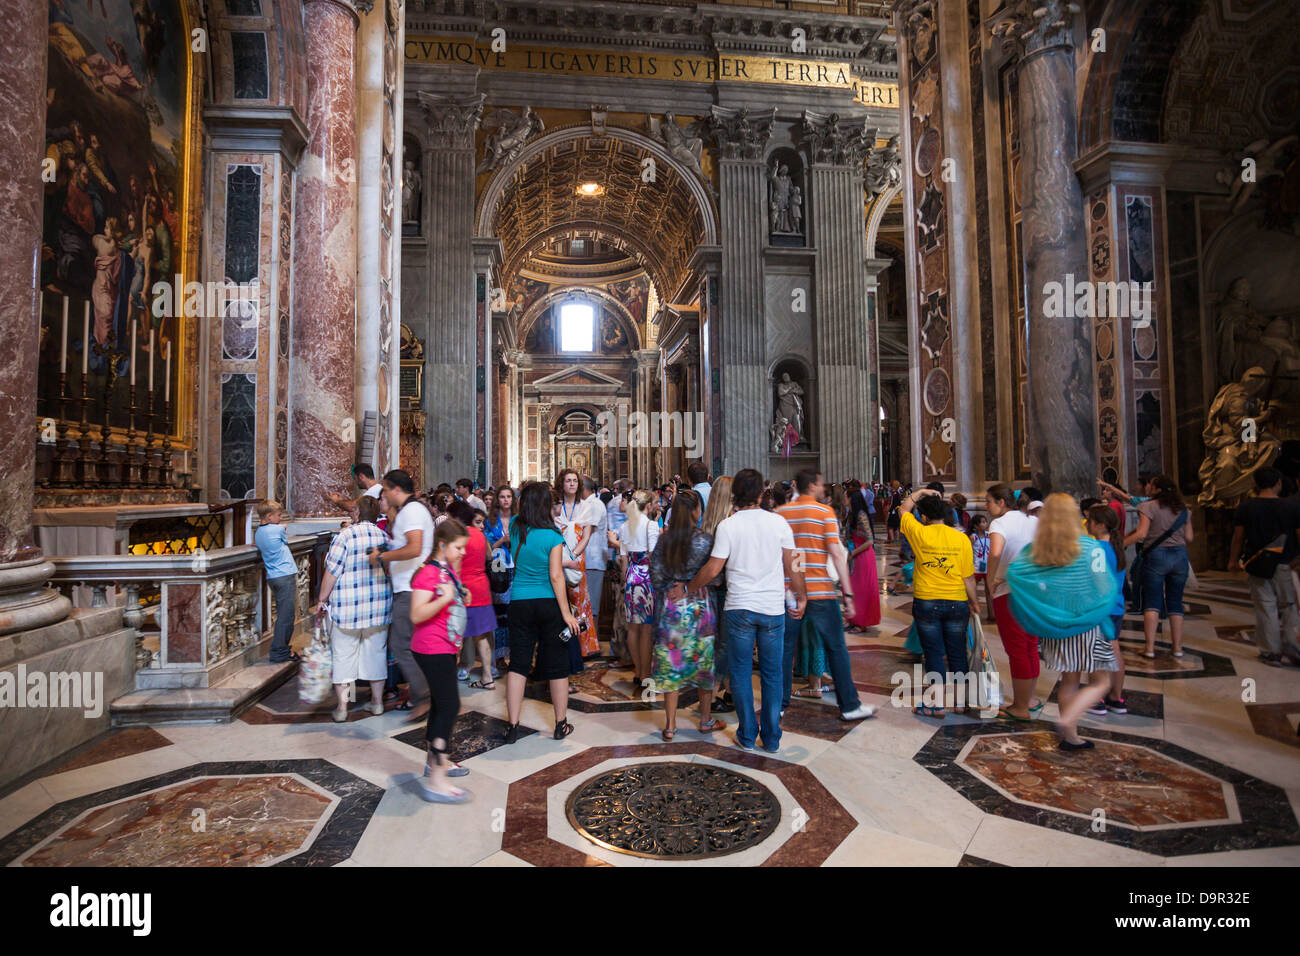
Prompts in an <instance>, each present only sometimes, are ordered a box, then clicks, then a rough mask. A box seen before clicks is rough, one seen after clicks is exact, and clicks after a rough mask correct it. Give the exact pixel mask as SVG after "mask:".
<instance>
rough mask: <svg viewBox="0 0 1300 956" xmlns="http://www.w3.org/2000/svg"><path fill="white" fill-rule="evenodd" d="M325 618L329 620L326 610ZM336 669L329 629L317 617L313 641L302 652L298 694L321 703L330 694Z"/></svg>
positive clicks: (309, 700) (315, 702)
mask: <svg viewBox="0 0 1300 956" xmlns="http://www.w3.org/2000/svg"><path fill="white" fill-rule="evenodd" d="M324 620H326V621H328V620H329V611H328V610H326V612H325V614H324ZM333 670H334V651H333V649H332V648H331V647H330V639H329V630H328V628H327V627H324V626H322V623H321V618H320V617H318V618H317V619H316V630H315V632H314V633H313V634H312V638H311V643H310V644H308V645H307V648H306V650H304V651H303V652H302V663H301V664H299V665H298V696H299V698H301V699H302V700H303V701H304V702H305V703H308V704H319V703H322V702H324V700H325V698H326V697H328V696H329V692H330V687H331V678H332V677H333Z"/></svg>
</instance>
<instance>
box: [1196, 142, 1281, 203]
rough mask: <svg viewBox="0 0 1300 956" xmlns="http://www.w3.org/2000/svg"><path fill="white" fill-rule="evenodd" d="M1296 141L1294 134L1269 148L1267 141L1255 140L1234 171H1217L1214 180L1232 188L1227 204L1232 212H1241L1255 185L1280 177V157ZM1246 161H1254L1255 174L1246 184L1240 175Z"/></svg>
mask: <svg viewBox="0 0 1300 956" xmlns="http://www.w3.org/2000/svg"><path fill="white" fill-rule="evenodd" d="M1297 139H1300V137H1297V136H1296V135H1295V134H1292V135H1290V136H1284V137H1282V138H1281V139H1279V140H1277V141H1276V142H1275V143H1273V144H1272V145H1271V146H1270V145H1269V142H1268V140H1266V139H1257V140H1255V142H1253V143H1250V144H1249V145H1248V146H1247V147H1246V148H1245V149H1244V150H1243V151H1242V154H1241V162H1240V163H1238V164H1237V167H1236V168H1235V169H1223V170H1220V171H1219V173H1218V174H1217V175H1216V176H1215V179H1217V180H1218V181H1219V182H1220V183H1221V184H1222V185H1224V186H1227V185H1229V184H1231V186H1232V191H1231V192H1229V193H1228V202H1229V203H1230V204H1231V206H1232V211H1233V212H1241V209H1242V207H1243V206H1245V205H1246V202H1247V200H1249V199H1250V196H1251V194H1252V193H1253V192H1254V191H1255V187H1256V186H1257V185H1259V184H1260V183H1262V182H1263V181H1264V180H1266V179H1268V178H1269V177H1270V176H1280V175H1281V174H1282V173H1283V168H1282V166H1281V164H1280V163H1279V160H1280V158H1281V155H1282V153H1283V151H1284V150H1286V149H1287V148H1288V147H1289V146H1291V145H1292V144H1293V143H1295V142H1296V140H1297ZM1247 159H1253V160H1254V161H1255V174H1254V177H1253V178H1252V179H1251V181H1250V182H1246V180H1245V179H1244V178H1243V175H1242V173H1243V171H1244V170H1243V167H1242V163H1244V162H1245V161H1246V160H1247Z"/></svg>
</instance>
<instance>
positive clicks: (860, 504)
mask: <svg viewBox="0 0 1300 956" xmlns="http://www.w3.org/2000/svg"><path fill="white" fill-rule="evenodd" d="M866 511H867V503H866V502H865V501H863V500H862V489H861V488H859V489H858V490H857V491H855V492H853V494H851V495H850V496H849V519H848V530H849V533H850V534H852V533H856V532H857V530H858V516H859V515H862V514H864V513H865V512H866Z"/></svg>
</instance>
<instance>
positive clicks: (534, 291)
mask: <svg viewBox="0 0 1300 956" xmlns="http://www.w3.org/2000/svg"><path fill="white" fill-rule="evenodd" d="M550 287H551V286H550V284H549V283H547V282H540V281H538V280H536V279H529V278H527V277H526V276H515V277H514V278H513V279H511V280H510V289H509V291H508V292H507V293H506V307H507V309H508V310H509V314H510V321H511V322H519V321H520V320H521V319H523V317H524V316H525V315H527V314H528V310H529V309H531V308H532V307H533V303H535V302H536V301H537V300H538V299H540V298H541V297H542V296H544V295H546V292H547V290H548V289H550ZM529 351H532V350H531V349H529Z"/></svg>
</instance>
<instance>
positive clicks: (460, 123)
mask: <svg viewBox="0 0 1300 956" xmlns="http://www.w3.org/2000/svg"><path fill="white" fill-rule="evenodd" d="M419 96H420V104H421V106H422V107H423V109H424V115H425V118H426V121H427V122H428V126H429V134H428V143H429V150H428V159H427V163H428V167H427V168H428V171H429V174H428V177H427V178H426V179H425V185H424V194H425V197H426V198H425V200H424V201H425V205H426V208H425V215H426V216H427V218H426V220H425V221H426V222H430V223H436V227H435V228H430V229H429V239H428V250H427V252H428V262H429V269H428V281H429V315H430V317H431V318H432V320H433V321H434V322H435V323H436V325H434V326H432V327H431V328H430V335H429V339H428V347H427V348H426V349H425V377H424V383H425V385H424V394H425V408H427V409H428V410H429V412H430V414H429V423H428V433H427V444H426V446H425V452H424V454H425V463H426V467H427V473H428V476H429V480H430V481H443V480H447V481H455V480H456V479H458V478H470V477H473V472H474V465H475V461H476V457H477V455H476V435H477V430H476V429H475V428H473V427H466V425H467V423H469V424H471V425H472V423H473V422H474V420H475V408H476V400H477V393H476V391H475V368H476V367H477V364H478V362H477V348H478V329H477V322H476V315H477V313H476V309H477V307H478V294H477V290H476V288H475V284H476V276H475V272H474V247H473V236H474V130H475V128H476V127H477V125H478V121H479V116H480V115H481V114H482V112H483V99H484V96H483V94H481V93H480V94H476V95H472V96H460V97H447V96H436V95H434V94H431V93H426V92H423V91H421V92H420V94H419ZM484 301H486V289H484Z"/></svg>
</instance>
